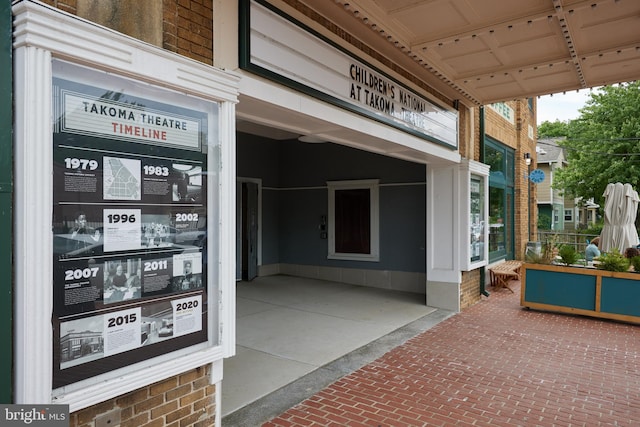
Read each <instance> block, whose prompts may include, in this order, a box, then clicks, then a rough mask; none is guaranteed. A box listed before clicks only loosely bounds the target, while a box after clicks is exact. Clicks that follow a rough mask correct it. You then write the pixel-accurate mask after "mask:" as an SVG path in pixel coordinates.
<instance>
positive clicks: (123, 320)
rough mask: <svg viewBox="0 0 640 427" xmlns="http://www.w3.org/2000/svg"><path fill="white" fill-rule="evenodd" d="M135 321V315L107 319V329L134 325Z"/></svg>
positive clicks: (136, 317)
mask: <svg viewBox="0 0 640 427" xmlns="http://www.w3.org/2000/svg"><path fill="white" fill-rule="evenodd" d="M136 320H138V316H137V315H136V314H135V313H131V314H126V315H124V316H116V317H112V318H109V319H107V327H108V328H115V327H116V326H122V325H126V324H127V323H135V321H136Z"/></svg>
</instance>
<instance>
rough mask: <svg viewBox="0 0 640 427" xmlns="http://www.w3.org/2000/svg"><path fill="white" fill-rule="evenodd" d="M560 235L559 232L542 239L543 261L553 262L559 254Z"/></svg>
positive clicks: (546, 262) (545, 262)
mask: <svg viewBox="0 0 640 427" xmlns="http://www.w3.org/2000/svg"><path fill="white" fill-rule="evenodd" d="M559 240H560V236H558V235H557V234H553V235H547V236H546V237H545V238H544V240H543V241H542V259H541V263H543V264H551V263H552V262H553V260H554V259H555V257H556V255H557V254H558V241H559Z"/></svg>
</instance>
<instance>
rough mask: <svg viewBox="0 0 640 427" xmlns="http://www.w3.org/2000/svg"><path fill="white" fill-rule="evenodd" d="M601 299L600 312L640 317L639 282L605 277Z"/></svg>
mask: <svg viewBox="0 0 640 427" xmlns="http://www.w3.org/2000/svg"><path fill="white" fill-rule="evenodd" d="M639 279H640V276H639ZM600 298H601V299H600V311H602V312H604V313H615V314H626V315H630V316H640V282H639V281H638V280H633V279H618V278H614V277H603V278H602V291H601V294H600Z"/></svg>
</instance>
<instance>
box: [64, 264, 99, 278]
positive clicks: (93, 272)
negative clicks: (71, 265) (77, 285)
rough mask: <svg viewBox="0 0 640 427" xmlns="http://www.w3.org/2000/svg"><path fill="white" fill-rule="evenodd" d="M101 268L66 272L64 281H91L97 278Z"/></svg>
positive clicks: (77, 269)
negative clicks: (90, 279) (92, 278)
mask: <svg viewBox="0 0 640 427" xmlns="http://www.w3.org/2000/svg"><path fill="white" fill-rule="evenodd" d="M99 270H100V268H99V267H92V268H88V267H87V268H76V269H75V270H66V271H65V272H64V280H79V279H89V278H91V277H97V276H98V271H99Z"/></svg>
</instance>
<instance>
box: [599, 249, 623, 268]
mask: <svg viewBox="0 0 640 427" xmlns="http://www.w3.org/2000/svg"><path fill="white" fill-rule="evenodd" d="M594 261H598V263H597V264H596V268H598V270H607V271H628V270H629V259H628V258H626V257H625V256H624V255H623V254H621V253H620V251H619V250H618V249H612V250H611V252H607V253H604V254H602V255H600V256H599V257H597V258H594Z"/></svg>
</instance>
